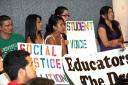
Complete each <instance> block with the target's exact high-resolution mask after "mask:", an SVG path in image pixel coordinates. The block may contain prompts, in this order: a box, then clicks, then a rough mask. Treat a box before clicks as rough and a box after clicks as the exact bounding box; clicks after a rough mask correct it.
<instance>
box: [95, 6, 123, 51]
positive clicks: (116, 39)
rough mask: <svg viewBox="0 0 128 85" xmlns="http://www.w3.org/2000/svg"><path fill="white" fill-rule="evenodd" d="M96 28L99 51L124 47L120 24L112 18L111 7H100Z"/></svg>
mask: <svg viewBox="0 0 128 85" xmlns="http://www.w3.org/2000/svg"><path fill="white" fill-rule="evenodd" d="M97 30H98V41H99V45H100V50H101V51H106V50H112V49H116V48H121V47H122V48H124V45H123V41H124V40H123V35H122V32H121V28H120V24H119V23H118V22H117V21H116V20H114V13H113V9H112V7H109V6H104V7H102V8H101V10H100V20H99V24H98V29H97Z"/></svg>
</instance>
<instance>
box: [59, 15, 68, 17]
mask: <svg viewBox="0 0 128 85" xmlns="http://www.w3.org/2000/svg"><path fill="white" fill-rule="evenodd" d="M61 16H64V17H70V15H61Z"/></svg>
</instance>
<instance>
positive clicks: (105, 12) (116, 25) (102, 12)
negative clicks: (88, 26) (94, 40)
mask: <svg viewBox="0 0 128 85" xmlns="http://www.w3.org/2000/svg"><path fill="white" fill-rule="evenodd" d="M109 9H112V7H110V6H103V7H102V8H101V9H100V20H99V25H102V24H103V25H105V27H107V28H108V29H107V31H108V32H111V29H110V27H109V26H108V25H107V24H106V22H105V19H104V18H103V17H102V16H107V17H108V10H109ZM112 10H113V9H112ZM111 22H112V28H113V29H114V31H116V32H118V33H119V35H120V36H121V31H120V29H119V23H118V22H117V21H115V20H112V21H111Z"/></svg>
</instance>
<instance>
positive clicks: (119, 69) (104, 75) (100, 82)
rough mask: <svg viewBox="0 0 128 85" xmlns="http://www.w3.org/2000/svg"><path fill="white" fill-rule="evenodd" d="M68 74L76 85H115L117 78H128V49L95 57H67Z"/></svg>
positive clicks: (101, 53) (98, 54)
mask: <svg viewBox="0 0 128 85" xmlns="http://www.w3.org/2000/svg"><path fill="white" fill-rule="evenodd" d="M63 64H64V68H65V71H66V73H67V74H68V76H69V77H70V79H71V80H72V81H73V83H74V84H75V85H114V84H115V79H116V77H119V76H121V75H120V74H123V76H122V77H123V78H128V48H126V50H125V51H124V52H121V51H120V50H119V49H115V50H110V51H106V52H99V53H97V54H93V55H86V54H85V55H81V54H78V55H76V54H75V55H71V54H69V55H66V56H65V57H64V59H63Z"/></svg>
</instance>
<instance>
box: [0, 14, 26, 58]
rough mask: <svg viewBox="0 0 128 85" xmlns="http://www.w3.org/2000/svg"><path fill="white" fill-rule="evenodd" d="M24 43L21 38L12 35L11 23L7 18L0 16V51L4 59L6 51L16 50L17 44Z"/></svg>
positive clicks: (18, 35)
mask: <svg viewBox="0 0 128 85" xmlns="http://www.w3.org/2000/svg"><path fill="white" fill-rule="evenodd" d="M18 42H24V38H23V36H21V35H20V34H16V33H13V23H12V20H11V18H10V17H9V16H7V15H1V16H0V49H2V53H3V56H2V57H5V55H6V53H7V52H8V51H13V50H16V49H17V47H18V46H17V43H18Z"/></svg>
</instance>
